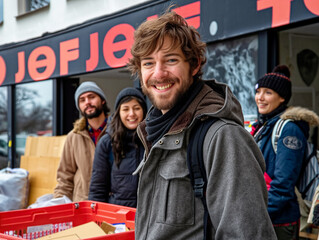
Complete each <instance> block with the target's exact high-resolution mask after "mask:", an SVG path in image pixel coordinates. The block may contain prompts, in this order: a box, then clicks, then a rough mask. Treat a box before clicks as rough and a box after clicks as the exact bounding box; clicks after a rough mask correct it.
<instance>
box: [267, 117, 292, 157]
mask: <svg viewBox="0 0 319 240" xmlns="http://www.w3.org/2000/svg"><path fill="white" fill-rule="evenodd" d="M291 121H293V120H292V119H286V120H283V119H281V118H279V119H278V121H277V122H276V123H275V126H274V129H273V130H272V134H271V144H272V148H273V149H274V152H275V153H277V144H278V139H279V137H280V135H281V133H282V130H283V129H284V126H285V125H286V124H287V123H288V122H291Z"/></svg>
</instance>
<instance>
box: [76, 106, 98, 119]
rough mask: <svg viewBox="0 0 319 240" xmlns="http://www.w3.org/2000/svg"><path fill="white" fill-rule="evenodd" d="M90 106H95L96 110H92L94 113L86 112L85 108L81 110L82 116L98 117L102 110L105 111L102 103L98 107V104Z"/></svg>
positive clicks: (88, 117)
mask: <svg viewBox="0 0 319 240" xmlns="http://www.w3.org/2000/svg"><path fill="white" fill-rule="evenodd" d="M90 107H93V108H95V111H94V112H92V113H89V114H87V113H86V112H85V110H86V109H84V111H83V112H81V114H82V116H84V117H85V118H87V119H92V118H97V117H99V116H100V115H101V114H102V112H103V106H102V105H100V106H98V107H96V106H90Z"/></svg>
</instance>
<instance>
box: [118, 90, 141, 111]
mask: <svg viewBox="0 0 319 240" xmlns="http://www.w3.org/2000/svg"><path fill="white" fill-rule="evenodd" d="M126 96H134V97H137V98H139V99H141V100H142V101H143V104H145V105H146V103H145V98H144V96H143V94H142V92H141V91H140V90H138V89H136V88H133V87H127V88H124V89H123V90H122V91H120V93H119V94H118V95H117V97H116V100H115V110H116V109H117V108H118V106H119V105H120V102H121V100H122V99H123V98H124V97H126Z"/></svg>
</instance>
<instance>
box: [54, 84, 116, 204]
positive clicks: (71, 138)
mask: <svg viewBox="0 0 319 240" xmlns="http://www.w3.org/2000/svg"><path fill="white" fill-rule="evenodd" d="M74 100H75V105H76V108H77V109H78V110H79V111H80V113H81V115H82V116H83V117H82V118H81V119H79V120H77V121H76V122H75V123H74V128H73V130H72V131H71V132H69V133H68V135H67V138H66V140H65V143H64V148H63V152H62V156H61V161H60V164H59V167H58V170H57V182H58V184H57V186H56V188H55V189H54V197H56V198H57V197H62V196H67V197H68V198H69V199H70V200H72V201H74V202H77V201H84V200H87V199H88V194H89V186H90V180H91V173H92V166H93V158H94V152H95V146H96V144H97V142H98V140H99V139H100V138H101V137H102V136H103V135H104V134H105V130H106V127H107V119H108V113H109V111H110V109H109V108H108V106H107V103H106V97H105V94H104V92H103V91H102V90H101V88H100V87H99V86H98V85H97V84H96V83H95V82H90V81H87V82H83V83H82V84H81V85H80V86H79V87H78V88H77V90H76V92H75V95H74Z"/></svg>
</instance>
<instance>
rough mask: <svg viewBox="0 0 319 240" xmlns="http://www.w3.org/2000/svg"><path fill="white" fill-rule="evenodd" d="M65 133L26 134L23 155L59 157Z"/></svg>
mask: <svg viewBox="0 0 319 240" xmlns="http://www.w3.org/2000/svg"><path fill="white" fill-rule="evenodd" d="M65 139H66V135H63V136H52V137H48V136H40V137H34V136H28V137H27V140H26V144H25V151H24V156H39V157H61V154H62V150H63V146H64V142H65Z"/></svg>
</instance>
